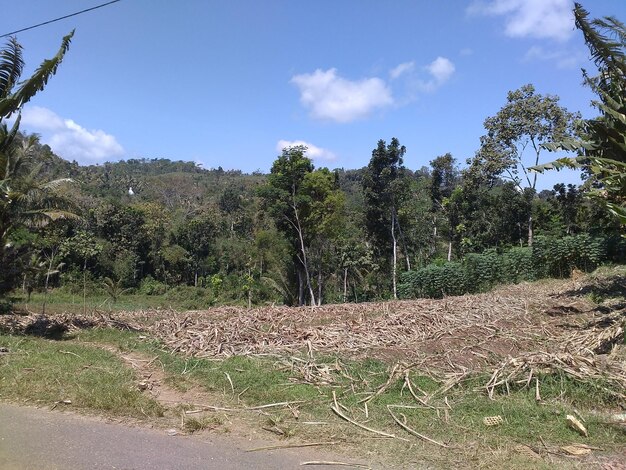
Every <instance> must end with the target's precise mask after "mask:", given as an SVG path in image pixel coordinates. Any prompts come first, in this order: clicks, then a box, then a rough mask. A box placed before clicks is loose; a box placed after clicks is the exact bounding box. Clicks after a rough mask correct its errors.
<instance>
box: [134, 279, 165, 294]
mask: <svg viewBox="0 0 626 470" xmlns="http://www.w3.org/2000/svg"><path fill="white" fill-rule="evenodd" d="M166 290H167V286H166V285H165V284H163V283H162V282H160V281H157V280H156V279H154V278H153V277H152V276H146V277H145V278H143V279H142V280H141V284H140V285H139V293H140V294H143V295H163V294H165V291H166Z"/></svg>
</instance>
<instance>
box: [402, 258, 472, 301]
mask: <svg viewBox="0 0 626 470" xmlns="http://www.w3.org/2000/svg"><path fill="white" fill-rule="evenodd" d="M468 281H469V279H468V277H467V272H466V271H465V269H464V268H463V265H461V264H460V263H446V264H444V265H443V266H436V265H432V264H431V265H428V266H426V267H424V268H421V269H418V270H416V271H408V272H406V273H403V274H402V275H401V276H400V283H399V285H398V293H399V295H400V297H401V298H411V297H428V298H434V299H440V298H441V297H443V296H444V295H462V294H464V293H465V292H467V289H468V286H469V282H468Z"/></svg>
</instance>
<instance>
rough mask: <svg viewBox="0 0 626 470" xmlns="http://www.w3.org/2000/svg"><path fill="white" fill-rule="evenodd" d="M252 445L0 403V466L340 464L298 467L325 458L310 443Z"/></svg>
mask: <svg viewBox="0 0 626 470" xmlns="http://www.w3.org/2000/svg"><path fill="white" fill-rule="evenodd" d="M254 446H255V444H254V443H250V442H247V441H245V440H240V439H239V438H234V437H229V436H209V437H200V438H196V437H193V436H169V435H167V433H166V432H165V431H163V430H155V429H146V428H137V427H128V426H124V425H122V424H115V423H106V422H102V421H100V420H97V419H94V418H89V417H83V416H79V415H74V414H70V413H60V412H54V411H47V410H43V409H37V408H26V407H18V406H14V405H8V404H3V403H0V469H1V470H31V469H32V470H83V469H84V470H100V469H107V470H108V469H117V470H144V469H145V470H148V469H149V470H160V469H163V470H196V469H203V470H206V469H219V470H222V469H224V470H227V469H259V470H260V469H296V468H299V469H304V468H324V469H332V468H340V467H335V466H324V467H301V466H300V464H301V463H302V462H303V461H307V460H309V461H310V460H329V458H328V456H327V455H326V456H325V455H323V454H321V453H318V452H316V451H315V450H312V448H310V449H281V450H273V451H261V452H245V451H244V449H246V448H250V447H254ZM320 452H322V451H321V450H320ZM341 460H343V461H346V460H347V459H341ZM341 468H346V467H341Z"/></svg>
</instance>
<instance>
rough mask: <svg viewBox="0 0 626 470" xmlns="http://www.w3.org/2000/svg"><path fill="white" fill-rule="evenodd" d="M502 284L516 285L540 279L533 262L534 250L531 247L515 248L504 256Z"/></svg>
mask: <svg viewBox="0 0 626 470" xmlns="http://www.w3.org/2000/svg"><path fill="white" fill-rule="evenodd" d="M501 263H502V282H504V283H513V284H516V283H518V282H522V281H534V280H536V279H538V276H537V269H536V267H535V262H534V260H533V250H532V249H531V248H529V247H514V248H511V249H510V250H508V251H506V252H505V253H503V255H502V261H501Z"/></svg>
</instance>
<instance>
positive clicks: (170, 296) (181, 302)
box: [165, 286, 215, 310]
mask: <svg viewBox="0 0 626 470" xmlns="http://www.w3.org/2000/svg"><path fill="white" fill-rule="evenodd" d="M165 299H166V300H169V301H170V302H172V303H173V304H175V305H177V306H179V307H182V308H185V309H189V310H200V309H203V308H207V307H210V306H211V305H213V304H214V303H215V299H214V298H213V295H211V291H209V290H208V289H205V288H204V287H193V286H177V287H173V288H171V289H170V290H168V291H167V292H166V294H165Z"/></svg>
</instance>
